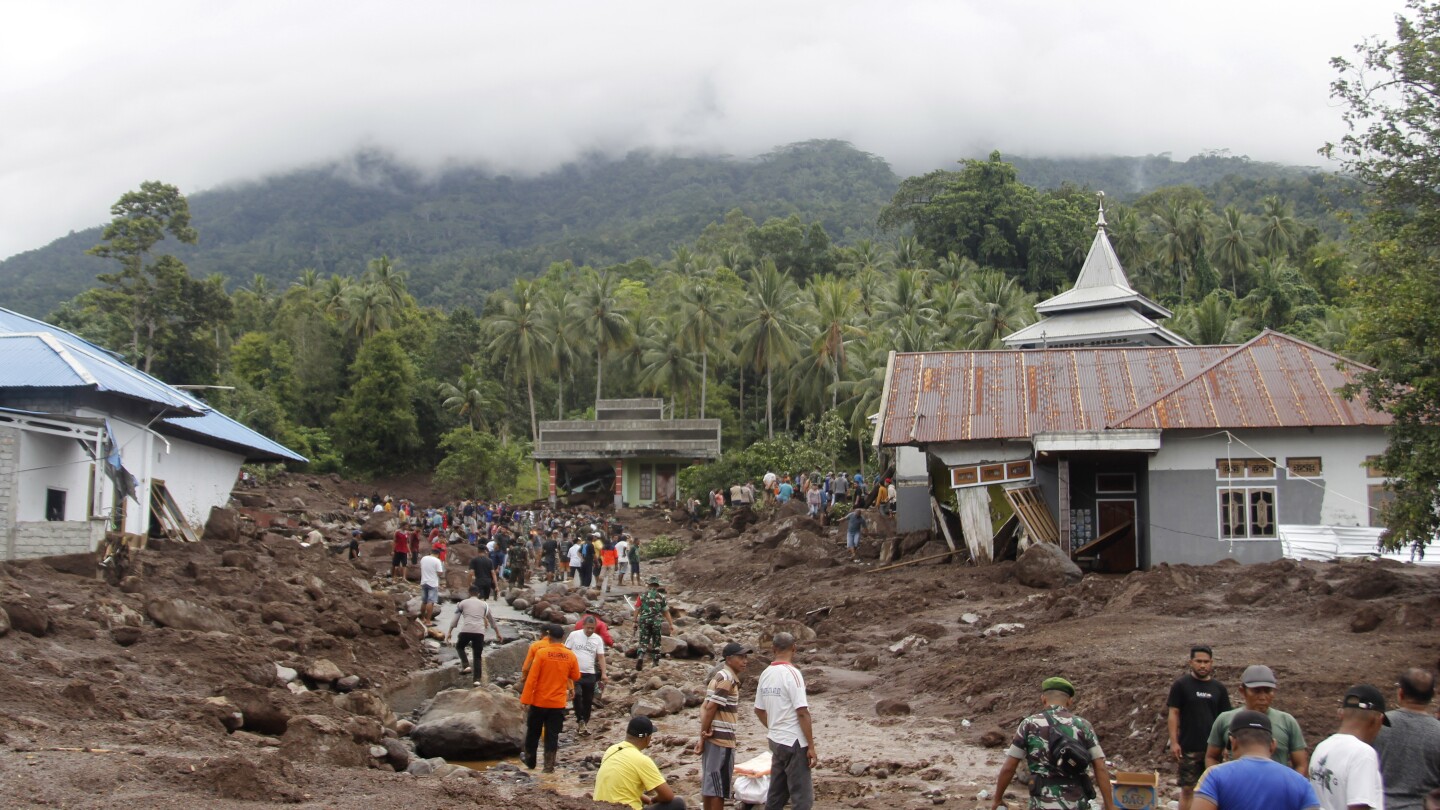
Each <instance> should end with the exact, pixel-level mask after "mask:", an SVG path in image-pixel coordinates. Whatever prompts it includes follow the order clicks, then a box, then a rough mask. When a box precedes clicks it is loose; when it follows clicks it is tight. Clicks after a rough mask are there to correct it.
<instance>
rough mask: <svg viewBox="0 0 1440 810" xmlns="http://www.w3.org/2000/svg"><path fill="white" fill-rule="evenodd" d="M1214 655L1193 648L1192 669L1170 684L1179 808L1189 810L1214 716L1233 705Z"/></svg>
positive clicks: (1172, 749) (1172, 750) (1170, 722)
mask: <svg viewBox="0 0 1440 810" xmlns="http://www.w3.org/2000/svg"><path fill="white" fill-rule="evenodd" d="M1214 673H1215V655H1214V653H1213V652H1212V651H1211V650H1210V648H1209V647H1206V646H1204V645H1197V646H1194V647H1191V648H1190V671H1189V672H1187V673H1185V674H1184V675H1181V676H1180V677H1179V678H1177V679H1176V680H1175V682H1174V683H1173V684H1171V685H1170V696H1169V698H1168V699H1167V700H1166V701H1165V705H1166V706H1167V707H1168V712H1167V715H1168V716H1167V723H1168V725H1169V729H1170V755H1171V756H1173V757H1175V761H1176V762H1177V763H1178V769H1179V774H1178V776H1179V779H1178V781H1179V784H1180V810H1190V801H1191V799H1192V798H1193V797H1194V796H1195V783H1196V782H1198V781H1200V774H1202V773H1204V772H1205V746H1206V741H1207V740H1209V738H1210V727H1211V726H1213V725H1215V718H1217V717H1219V716H1220V713H1221V712H1224V711H1227V710H1228V709H1229V708H1230V693H1229V692H1228V691H1226V689H1225V685H1224V684H1222V683H1220V682H1219V681H1217V680H1215V678H1214V677H1213V676H1214Z"/></svg>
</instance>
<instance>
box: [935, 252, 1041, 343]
mask: <svg viewBox="0 0 1440 810" xmlns="http://www.w3.org/2000/svg"><path fill="white" fill-rule="evenodd" d="M957 297H958V304H959V306H958V308H957V311H956V313H955V318H956V321H957V322H958V323H959V324H961V325H962V335H960V336H959V337H960V338H961V341H962V342H963V344H964V346H965V347H966V348H969V349H1001V348H1004V346H1005V344H1004V341H1003V338H1004V337H1005V336H1006V335H1008V334H1010V333H1011V332H1014V331H1016V330H1017V329H1020V328H1021V327H1025V326H1029V325H1030V324H1032V323H1034V322H1035V294H1034V293H1029V292H1026V291H1025V289H1024V288H1023V287H1021V286H1020V285H1019V283H1017V282H1016V281H1015V279H1013V278H1010V277H1008V276H1006V275H1005V274H1004V273H1001V272H999V271H998V270H986V271H984V272H982V273H980V274H979V275H977V276H972V277H971V279H970V281H969V283H967V284H965V285H964V287H962V288H961V290H960V291H959V295H958V296H957Z"/></svg>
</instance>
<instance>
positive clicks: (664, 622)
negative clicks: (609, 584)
mask: <svg viewBox="0 0 1440 810" xmlns="http://www.w3.org/2000/svg"><path fill="white" fill-rule="evenodd" d="M637 607H638V612H637V613H636V616H635V626H636V628H637V629H638V630H639V645H638V647H637V648H636V651H635V669H636V671H639V670H641V669H644V668H645V653H646V652H649V653H650V661H651V663H652V665H654V666H658V665H659V664H660V632H661V630H662V629H663V630H664V631H665V632H666V633H670V632H673V631H672V627H673V626H674V625H673V624H672V623H671V621H670V605H669V603H668V602H666V601H665V594H663V593H661V592H660V578H659V577H650V589H649V590H647V591H646V592H645V593H644V595H642V596H641V597H640V602H639V604H638V605H637Z"/></svg>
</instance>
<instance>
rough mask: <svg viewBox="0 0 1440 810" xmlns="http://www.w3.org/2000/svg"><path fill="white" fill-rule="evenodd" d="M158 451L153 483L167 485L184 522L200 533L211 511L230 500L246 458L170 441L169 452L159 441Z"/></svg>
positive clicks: (153, 470)
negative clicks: (213, 507)
mask: <svg viewBox="0 0 1440 810" xmlns="http://www.w3.org/2000/svg"><path fill="white" fill-rule="evenodd" d="M155 447H156V450H157V452H156V453H155V454H154V456H153V458H154V464H153V466H152V467H151V469H150V474H151V478H152V480H157V481H164V482H165V488H166V489H168V490H169V491H170V494H171V496H173V497H174V498H175V503H176V504H178V505H179V506H180V511H181V512H183V513H184V514H185V519H186V520H187V521H189V523H190V525H191V526H194V527H195V528H196V529H197V530H198V529H200V528H203V527H204V526H205V521H207V520H209V519H210V507H212V506H224V505H225V503H226V502H227V501H229V500H230V490H231V489H232V488H234V486H235V480H236V479H237V478H239V477H240V465H241V464H242V463H244V461H245V457H244V456H242V455H240V454H239V453H232V452H229V451H228V450H220V449H217V448H214V447H207V446H205V445H203V444H196V443H194V442H188V441H185V440H184V439H175V438H171V439H170V448H169V452H166V448H165V444H164V442H161V441H159V440H158V439H157V440H156V441H155Z"/></svg>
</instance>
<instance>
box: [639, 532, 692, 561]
mask: <svg viewBox="0 0 1440 810" xmlns="http://www.w3.org/2000/svg"><path fill="white" fill-rule="evenodd" d="M684 550H685V544H684V543H682V542H680V541H679V540H676V539H675V538H673V537H670V536H669V535H664V534H662V535H660V536H659V537H654V538H652V539H650V540H646V541H645V542H644V543H642V544H641V545H640V559H642V560H655V559H659V558H661V557H674V556H675V555H676V554H679V553H680V552H681V551H684Z"/></svg>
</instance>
